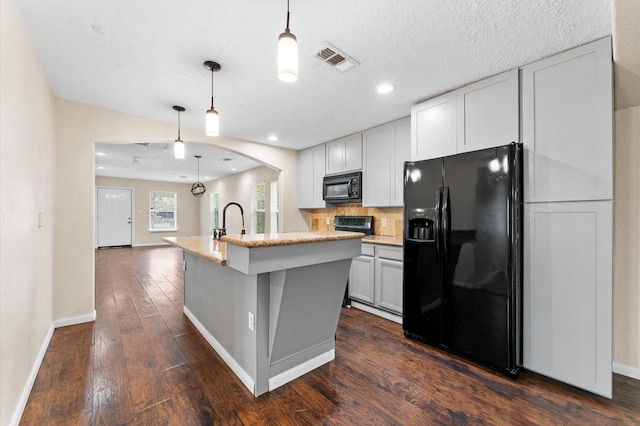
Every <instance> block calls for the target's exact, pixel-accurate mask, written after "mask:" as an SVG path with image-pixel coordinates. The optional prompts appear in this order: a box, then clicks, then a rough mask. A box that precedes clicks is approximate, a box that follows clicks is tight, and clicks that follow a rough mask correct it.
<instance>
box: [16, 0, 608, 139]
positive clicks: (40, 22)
mask: <svg viewBox="0 0 640 426" xmlns="http://www.w3.org/2000/svg"><path fill="white" fill-rule="evenodd" d="M18 3H19V5H20V8H21V10H22V13H23V15H24V18H25V22H26V24H27V27H28V29H29V32H30V34H31V36H32V38H33V40H34V43H35V45H36V48H37V50H38V53H39V56H40V58H41V61H42V63H43V66H44V69H45V72H46V74H47V76H48V79H49V82H50V84H51V87H52V89H53V92H54V93H55V95H56V96H58V97H60V98H64V99H69V100H73V101H78V102H82V103H86V104H91V105H96V106H100V107H105V108H109V109H113V110H117V111H122V112H125V113H131V114H136V115H140V116H145V117H149V118H153V119H156V120H161V121H166V122H169V123H174V122H175V112H174V111H173V110H172V109H171V106H172V105H182V106H184V107H185V108H186V111H185V112H184V113H183V114H182V125H183V126H186V127H191V128H195V129H204V113H205V111H206V110H207V109H208V107H209V104H210V96H211V74H210V71H208V70H206V69H205V68H204V67H203V65H202V64H203V62H204V61H205V60H215V61H217V62H219V63H220V64H221V65H222V70H221V71H220V72H218V73H216V74H215V75H214V86H215V106H216V109H217V110H218V111H219V113H220V122H221V133H222V134H224V135H228V136H233V137H237V138H243V139H248V140H252V141H257V142H262V143H268V144H274V145H278V146H284V147H288V148H294V149H301V148H304V147H308V146H312V145H315V144H318V143H322V142H326V141H329V140H331V139H335V138H338V137H341V136H344V135H347V134H350V133H354V132H357V131H360V130H363V129H366V128H369V127H372V126H375V125H379V124H382V123H385V122H388V121H391V120H393V119H396V118H400V117H404V116H407V115H409V113H410V108H411V106H412V105H414V104H415V103H417V102H419V101H421V100H424V99H427V98H429V97H432V96H434V95H436V94H439V93H442V92H445V91H448V90H451V89H454V88H456V87H459V86H461V85H464V84H467V83H470V82H472V81H476V80H479V79H481V78H484V77H487V76H490V75H493V74H497V73H499V72H502V71H505V70H507V69H510V68H514V67H517V66H520V65H524V64H526V63H529V62H532V61H535V60H537V59H540V58H542V57H545V56H548V55H551V54H554V53H557V52H560V51H563V50H566V49H568V48H571V47H574V46H577V45H580V44H583V43H586V42H589V41H592V40H594V39H597V38H601V37H604V36H606V35H609V34H610V33H611V11H610V8H611V6H610V1H609V0H563V1H561V0H544V1H543V0H535V1H516V0H403V1H398V0H377V1H371V0H323V1H314V0H291V24H290V28H291V31H292V33H294V34H295V35H296V36H297V38H298V43H299V57H300V65H299V66H300V71H299V78H298V81H297V82H295V83H283V82H281V81H279V80H278V78H277V76H276V47H277V46H276V45H277V39H278V35H279V34H280V33H281V32H282V31H283V30H284V26H285V18H286V1H285V0H278V1H275V0H244V1H228V0H227V1H222V0H190V1H187V2H179V1H175V0H135V1H131V0H111V1H108V2H107V1H99V0H82V1H80V0H48V1H42V0H18ZM326 42H329V43H331V44H332V45H334V46H336V47H337V48H338V49H340V50H342V51H344V52H345V53H346V54H348V55H350V56H351V57H353V58H354V59H355V60H356V61H358V62H359V63H360V65H359V66H357V67H356V68H353V69H352V70H350V71H348V72H346V73H340V72H338V71H336V70H334V69H330V68H328V67H327V66H326V65H325V64H323V63H321V62H319V61H318V60H317V59H315V58H314V57H313V54H314V52H316V51H317V50H318V49H319V48H321V47H322V46H323V45H324V44H325V43H326ZM380 82H390V83H392V84H393V85H394V86H395V87H396V90H395V91H394V92H392V93H390V94H388V95H385V96H382V95H379V94H377V93H376V92H375V86H376V85H377V84H378V83H380ZM271 134H275V135H277V136H278V138H279V140H278V141H277V142H269V141H267V137H268V136H269V135H271ZM172 139H173V135H168V140H172Z"/></svg>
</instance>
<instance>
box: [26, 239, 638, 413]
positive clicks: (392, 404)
mask: <svg viewBox="0 0 640 426" xmlns="http://www.w3.org/2000/svg"><path fill="white" fill-rule="evenodd" d="M181 266H182V252H181V250H179V249H176V248H173V247H153V248H133V249H131V248H120V249H110V250H98V251H97V252H96V309H97V314H98V315H97V319H96V321H95V323H90V324H81V325H76V326H70V327H64V328H59V329H57V330H56V331H55V333H54V335H53V338H52V341H51V344H50V346H49V348H48V350H47V353H46V356H45V359H44V361H43V363H42V366H41V368H40V371H39V373H38V376H37V379H36V382H35V384H34V387H33V390H32V392H31V396H30V398H29V401H28V403H27V407H26V409H25V411H24V414H23V416H22V421H21V424H23V425H42V424H51V425H186V424H192V425H210V424H231V425H262V424H265V425H320V424H326V425H353V424H357V425H395V424H397V425H433V424H435V425H466V424H488V425H501V424H508V425H520V424H527V425H532V424H534V425H554V424H560V425H615V424H635V425H640V383H639V382H638V381H634V380H631V379H628V378H626V377H623V376H618V375H614V384H613V385H614V388H613V389H614V398H613V400H607V399H605V398H601V397H598V396H595V395H591V394H589V393H587V392H583V391H581V390H578V389H575V388H572V387H570V386H566V385H563V384H561V383H558V382H555V381H552V380H549V379H546V378H544V377H541V376H538V375H535V374H532V373H528V372H526V371H524V372H521V374H520V375H519V377H518V379H516V380H513V379H510V378H507V377H505V376H503V375H501V374H499V373H496V372H493V371H491V370H489V369H485V368H483V367H480V366H477V365H475V364H472V363H469V362H467V361H464V360H462V359H459V358H457V357H455V356H452V355H449V354H447V353H444V352H442V351H439V350H436V349H432V348H430V347H428V346H425V345H423V344H420V343H418V342H415V341H412V340H408V339H406V338H404V337H403V335H402V329H401V326H400V325H398V324H395V323H392V322H389V321H386V320H384V319H381V318H378V317H375V316H372V315H370V314H367V313H365V312H362V311H359V310H356V309H351V310H348V309H346V308H343V311H342V315H341V319H340V324H339V328H338V332H337V341H336V359H335V360H334V361H333V362H331V363H329V364H327V365H324V366H322V367H320V368H318V369H316V370H314V371H312V372H310V373H308V374H306V375H304V376H302V377H301V378H299V379H297V380H294V381H293V382H291V383H289V384H287V385H284V386H282V387H280V388H278V389H276V390H274V391H273V392H270V393H268V394H265V395H263V396H260V397H259V398H255V397H254V396H253V395H252V394H251V393H250V392H249V391H248V390H247V389H246V388H245V387H244V386H243V385H242V383H241V382H240V380H239V379H237V378H236V376H235V375H234V374H233V373H232V372H231V370H230V369H229V368H228V367H227V366H226V364H225V363H224V362H223V361H222V359H221V358H220V357H219V356H218V355H217V354H216V353H215V352H214V351H213V350H212V349H211V348H210V347H209V346H208V344H207V343H206V341H205V340H204V339H203V338H202V337H201V336H200V335H199V334H198V332H197V331H196V330H195V328H194V327H193V326H192V325H191V324H190V322H189V321H188V320H187V318H186V317H185V316H184V315H183V314H182V288H183V287H182V272H181Z"/></svg>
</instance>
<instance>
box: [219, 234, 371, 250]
mask: <svg viewBox="0 0 640 426" xmlns="http://www.w3.org/2000/svg"><path fill="white" fill-rule="evenodd" d="M364 236H365V235H364V234H363V233H360V232H346V231H303V232H285V233H281V234H249V235H238V234H233V235H224V236H223V237H222V238H221V239H220V240H221V241H222V242H226V243H228V244H234V245H237V246H241V247H247V248H258V247H275V246H284V245H293V244H307V243H322V242H328V241H341V240H353V239H361V238H363V237H364Z"/></svg>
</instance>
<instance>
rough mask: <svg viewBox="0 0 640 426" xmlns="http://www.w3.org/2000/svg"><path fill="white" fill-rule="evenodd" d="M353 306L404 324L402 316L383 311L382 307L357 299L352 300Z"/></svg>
mask: <svg viewBox="0 0 640 426" xmlns="http://www.w3.org/2000/svg"><path fill="white" fill-rule="evenodd" d="M351 307H352V308H357V309H360V310H361V311H365V312H369V313H370V314H373V315H377V316H379V317H382V318H384V319H386V320H389V321H393V322H395V323H398V324H402V316H400V315H396V314H392V313H391V312H387V311H383V310H382V309H378V308H374V307H373V306H369V305H365V304H363V303H360V302H356V301H355V300H352V301H351Z"/></svg>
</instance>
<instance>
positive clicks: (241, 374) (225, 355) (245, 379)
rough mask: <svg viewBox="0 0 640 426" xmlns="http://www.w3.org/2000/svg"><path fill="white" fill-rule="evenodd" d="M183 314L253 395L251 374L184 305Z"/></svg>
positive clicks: (253, 382) (253, 388)
mask: <svg viewBox="0 0 640 426" xmlns="http://www.w3.org/2000/svg"><path fill="white" fill-rule="evenodd" d="M183 312H184V314H185V315H186V316H187V318H189V320H190V321H191V323H192V324H193V325H194V326H195V327H196V329H198V331H199V332H200V334H202V336H203V337H204V338H205V340H206V341H207V342H209V344H210V345H211V347H212V348H213V349H214V350H215V351H216V352H217V353H218V355H220V358H222V360H223V361H224V362H226V363H227V365H228V366H229V368H231V370H232V371H233V372H234V373H235V374H236V376H238V378H239V379H240V381H241V382H242V383H243V384H244V385H245V386H246V387H247V389H249V391H251V393H252V394H254V395H255V393H256V392H255V384H256V383H255V381H254V380H253V379H252V378H251V376H250V375H249V374H248V373H247V372H246V371H244V369H243V368H242V367H241V366H240V364H238V363H237V362H236V360H235V359H233V357H232V356H231V355H230V354H229V352H227V351H226V350H225V348H224V347H223V346H222V345H221V344H220V342H218V341H217V340H216V339H215V338H214V337H213V335H212V334H211V333H209V332H208V331H207V329H206V328H205V327H204V325H202V323H201V322H200V321H198V319H197V318H196V317H195V315H193V314H192V313H191V311H190V310H189V309H188V308H187V307H186V306H185V307H184V308H183Z"/></svg>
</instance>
